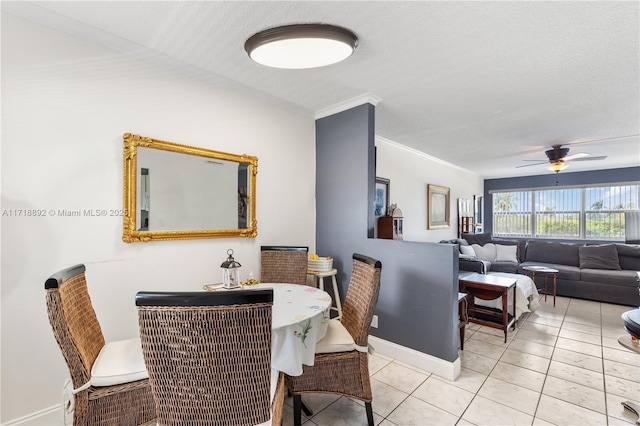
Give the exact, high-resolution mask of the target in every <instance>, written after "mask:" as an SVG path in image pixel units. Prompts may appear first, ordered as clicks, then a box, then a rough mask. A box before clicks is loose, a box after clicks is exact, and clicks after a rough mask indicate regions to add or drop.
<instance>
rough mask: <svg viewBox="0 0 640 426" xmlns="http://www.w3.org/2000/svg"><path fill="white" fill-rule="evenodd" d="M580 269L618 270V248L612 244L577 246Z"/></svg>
mask: <svg viewBox="0 0 640 426" xmlns="http://www.w3.org/2000/svg"><path fill="white" fill-rule="evenodd" d="M578 253H579V256H580V269H607V270H618V271H619V270H620V262H619V261H618V250H617V249H616V246H614V245H613V244H604V245H600V246H582V247H578Z"/></svg>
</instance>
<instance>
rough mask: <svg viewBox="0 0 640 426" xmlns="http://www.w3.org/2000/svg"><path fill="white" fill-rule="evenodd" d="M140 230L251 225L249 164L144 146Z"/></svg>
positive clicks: (140, 173)
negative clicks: (249, 217)
mask: <svg viewBox="0 0 640 426" xmlns="http://www.w3.org/2000/svg"><path fill="white" fill-rule="evenodd" d="M137 177H138V179H137V181H138V191H137V193H138V200H137V205H138V206H139V208H140V210H139V214H138V215H137V218H136V227H137V229H138V230H141V231H166V230H177V231H180V230H191V229H194V230H197V229H234V228H238V229H243V228H246V227H247V202H248V195H247V194H248V188H247V186H248V177H247V165H246V164H243V163H237V162H234V161H227V160H219V159H211V158H205V157H199V156H196V155H185V154H180V153H176V152H170V151H162V150H158V149H152V148H145V147H140V148H139V149H138V176H137Z"/></svg>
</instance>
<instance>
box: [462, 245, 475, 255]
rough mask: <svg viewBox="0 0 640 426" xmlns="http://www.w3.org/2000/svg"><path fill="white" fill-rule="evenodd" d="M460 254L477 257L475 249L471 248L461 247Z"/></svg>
mask: <svg viewBox="0 0 640 426" xmlns="http://www.w3.org/2000/svg"><path fill="white" fill-rule="evenodd" d="M460 253H462V254H464V255H466V256H473V257H475V256H476V252H475V251H474V250H473V247H471V246H460Z"/></svg>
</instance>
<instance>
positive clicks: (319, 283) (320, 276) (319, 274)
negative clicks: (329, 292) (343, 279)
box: [307, 269, 342, 319]
mask: <svg viewBox="0 0 640 426" xmlns="http://www.w3.org/2000/svg"><path fill="white" fill-rule="evenodd" d="M307 275H313V276H314V277H315V278H314V279H313V280H314V284H315V286H316V287H317V288H319V289H320V290H324V279H325V278H326V277H331V282H332V284H333V298H334V300H335V301H336V307H335V308H334V307H333V306H332V307H331V310H332V311H336V312H337V313H338V316H336V319H341V318H342V303H341V302H340V293H339V292H338V282H337V281H336V275H338V270H337V269H331V270H330V271H309V270H307Z"/></svg>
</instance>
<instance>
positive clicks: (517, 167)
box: [516, 160, 548, 169]
mask: <svg viewBox="0 0 640 426" xmlns="http://www.w3.org/2000/svg"><path fill="white" fill-rule="evenodd" d="M525 161H526V160H525ZM529 161H531V160H529ZM547 163H548V161H542V162H539V163H533V164H523V165H521V166H516V169H519V168H520V167H529V166H538V165H540V164H547Z"/></svg>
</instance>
